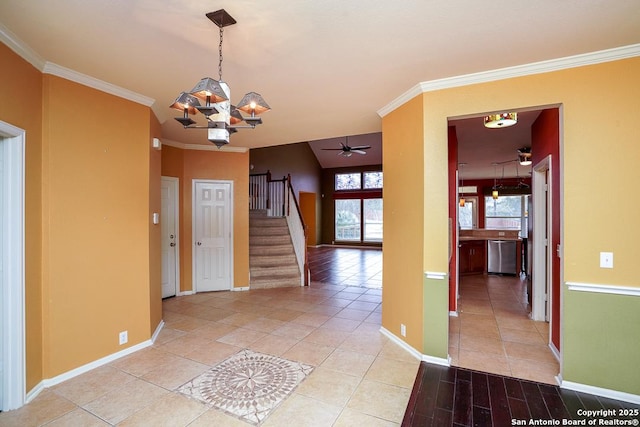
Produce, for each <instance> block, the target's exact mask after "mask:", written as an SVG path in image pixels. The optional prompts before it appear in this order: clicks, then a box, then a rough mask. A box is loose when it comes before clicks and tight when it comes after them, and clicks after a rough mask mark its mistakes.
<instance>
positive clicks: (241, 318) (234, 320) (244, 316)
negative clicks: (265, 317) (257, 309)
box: [219, 313, 261, 327]
mask: <svg viewBox="0 0 640 427" xmlns="http://www.w3.org/2000/svg"><path fill="white" fill-rule="evenodd" d="M260 317H261V316H260V315H259V314H254V313H235V314H232V315H231V316H228V317H225V318H224V319H222V320H220V321H219V323H225V324H227V325H233V326H237V327H242V326H244V325H246V324H247V323H251V322H253V321H255V320H258V319H259V318H260Z"/></svg>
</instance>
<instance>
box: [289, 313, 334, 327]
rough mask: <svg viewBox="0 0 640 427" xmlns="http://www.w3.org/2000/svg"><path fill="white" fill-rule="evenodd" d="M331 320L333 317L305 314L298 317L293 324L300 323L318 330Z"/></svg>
mask: <svg viewBox="0 0 640 427" xmlns="http://www.w3.org/2000/svg"><path fill="white" fill-rule="evenodd" d="M329 319H331V316H329V315H326V314H320V313H305V314H303V315H301V316H298V317H296V318H295V319H293V320H292V321H291V322H292V323H300V324H303V325H307V326H312V327H314V328H317V327H318V326H320V325H322V324H323V323H325V322H326V321H327V320H329Z"/></svg>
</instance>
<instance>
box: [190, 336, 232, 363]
mask: <svg viewBox="0 0 640 427" xmlns="http://www.w3.org/2000/svg"><path fill="white" fill-rule="evenodd" d="M242 349H243V347H238V346H235V345H230V344H225V343H222V342H217V341H212V342H208V343H205V344H203V345H202V346H200V347H199V348H198V349H197V350H195V351H193V352H191V353H188V354H186V355H185V358H187V359H190V360H193V361H196V362H200V363H204V364H205V365H209V366H214V365H217V364H218V363H220V362H222V361H223V360H224V359H226V358H227V357H229V356H231V355H232V354H236V353H237V352H239V351H240V350H242Z"/></svg>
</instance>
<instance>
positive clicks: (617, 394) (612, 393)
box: [557, 377, 640, 405]
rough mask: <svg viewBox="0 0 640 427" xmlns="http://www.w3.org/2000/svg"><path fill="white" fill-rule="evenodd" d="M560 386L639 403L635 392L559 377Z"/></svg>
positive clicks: (639, 397)
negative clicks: (565, 379)
mask: <svg viewBox="0 0 640 427" xmlns="http://www.w3.org/2000/svg"><path fill="white" fill-rule="evenodd" d="M557 379H559V380H560V388H565V389H567V390H573V391H579V392H582V393H587V394H595V395H597V396H602V397H608V398H609V399H615V400H621V401H623V402H629V403H635V404H636V405H638V404H640V396H639V395H637V394H631V393H625V392H623V391H617V390H610V389H608V388H602V387H595V386H592V385H586V384H580V383H574V382H572V381H563V380H562V378H561V377H559V378H557Z"/></svg>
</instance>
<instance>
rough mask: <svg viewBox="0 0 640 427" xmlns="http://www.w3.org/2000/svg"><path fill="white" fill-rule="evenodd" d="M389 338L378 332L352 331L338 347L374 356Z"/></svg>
mask: <svg viewBox="0 0 640 427" xmlns="http://www.w3.org/2000/svg"><path fill="white" fill-rule="evenodd" d="M388 340H389V338H387V337H385V336H384V335H382V334H381V333H380V332H373V333H362V332H357V331H356V332H352V333H351V335H350V336H349V337H347V339H346V340H344V342H343V343H342V344H340V347H338V348H339V349H340V350H348V351H353V352H356V353H363V354H370V355H372V356H376V355H377V354H378V353H380V350H382V347H384V345H385V344H386V342H387V341H388Z"/></svg>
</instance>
